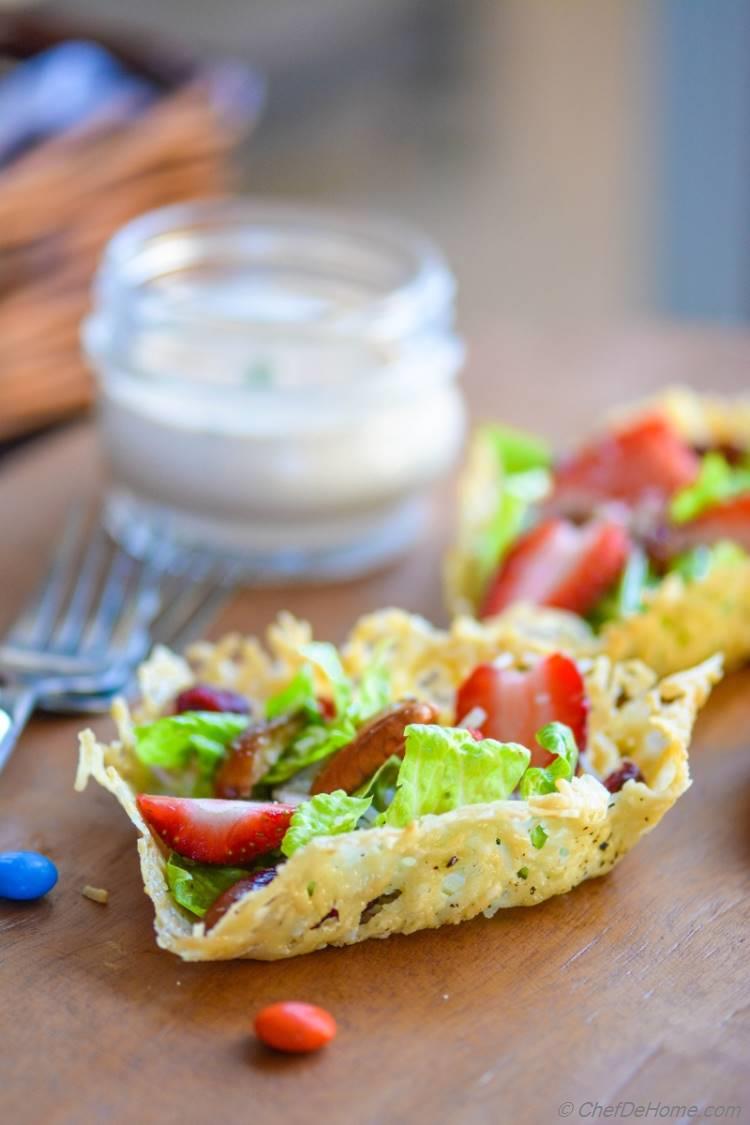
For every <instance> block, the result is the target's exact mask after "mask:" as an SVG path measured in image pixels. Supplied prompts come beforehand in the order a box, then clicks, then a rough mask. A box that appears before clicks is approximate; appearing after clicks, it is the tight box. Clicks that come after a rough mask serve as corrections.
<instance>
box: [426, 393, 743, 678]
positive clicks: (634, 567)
mask: <svg viewBox="0 0 750 1125" xmlns="http://www.w3.org/2000/svg"><path fill="white" fill-rule="evenodd" d="M749 422H750V419H749V418H748V410H747V408H746V407H742V405H741V404H739V403H736V404H732V403H726V404H722V403H717V402H715V401H713V400H708V399H702V398H701V397H699V396H696V395H694V394H693V393H692V392H689V391H673V392H670V393H669V394H667V395H665V396H664V397H663V398H662V399H660V400H658V401H656V402H651V403H647V404H645V405H644V406H642V407H640V408H637V409H635V410H634V411H632V412H629V413H628V415H627V416H626V417H624V418H622V417H621V418H619V419H617V420H615V421H613V422H612V423H611V424H610V425H608V426H607V427H605V429H604V430H603V431H602V432H601V433H600V434H599V435H598V436H596V437H594V438H593V439H592V440H591V441H589V442H587V443H585V444H584V445H583V446H582V447H581V448H579V449H577V450H574V451H573V452H572V453H570V454H567V455H564V456H562V457H555V456H553V453H552V451H551V449H550V448H549V447H548V446H547V445H546V443H544V442H542V441H541V440H539V439H538V438H536V437H534V436H532V435H529V434H525V433H522V432H520V431H517V430H512V429H509V428H508V427H505V426H500V425H492V424H490V425H485V426H483V427H481V428H480V429H479V430H478V431H477V433H476V435H475V437H474V441H473V446H472V450H471V453H470V457H469V463H468V466H467V469H466V472H465V475H464V480H463V483H462V495H461V513H460V531H459V540H458V543H457V545H456V547H455V549H454V551H453V552H452V554H451V557H450V558H449V560H448V564H447V585H448V596H449V600H450V602H451V607H452V608H453V609H454V610H455V611H457V612H469V613H472V614H476V615H477V616H479V617H480V618H489V617H493V616H495V615H497V614H502V613H506V612H508V611H515V610H514V607H518V606H522V605H533V606H540V607H549V608H550V609H552V610H557V611H564V612H565V613H567V614H575V615H576V616H577V617H578V618H580V619H581V624H582V626H583V627H582V628H581V629H579V630H578V634H577V637H578V642H579V644H580V645H581V647H582V649H588V650H589V651H596V650H597V648H598V650H603V651H606V652H608V653H609V654H610V655H611V656H613V657H614V658H615V659H626V658H629V657H634V656H635V657H640V658H642V659H644V660H645V661H646V662H647V663H648V664H650V665H651V666H652V667H654V668H655V669H657V670H658V671H660V672H670V671H674V670H677V669H679V668H684V667H687V666H689V665H690V664H692V663H696V662H698V661H700V660H702V659H705V658H706V657H708V656H710V655H711V653H712V652H715V651H723V652H724V653H725V656H726V658H727V661H728V662H729V663H732V664H736V663H740V662H742V661H744V660H746V659H747V658H748V657H750V555H748V551H750V424H748V423H749ZM521 612H522V611H521ZM561 627H562V626H561ZM595 637H596V638H599V639H600V642H601V643H600V644H599V645H598V646H597V645H596V644H595V643H594V638H595Z"/></svg>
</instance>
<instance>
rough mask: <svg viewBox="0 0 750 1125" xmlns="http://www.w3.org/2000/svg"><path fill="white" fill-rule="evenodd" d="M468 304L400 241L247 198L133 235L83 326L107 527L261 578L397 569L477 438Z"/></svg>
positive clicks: (142, 222)
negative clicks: (103, 463) (152, 537)
mask: <svg viewBox="0 0 750 1125" xmlns="http://www.w3.org/2000/svg"><path fill="white" fill-rule="evenodd" d="M454 288H455V287H454V282H453V278H452V275H451V274H450V272H449V270H448V268H447V266H446V265H445V263H444V261H443V259H442V257H441V256H440V254H439V253H438V252H437V251H436V250H435V248H434V247H432V246H431V244H430V243H429V242H427V241H426V240H424V239H423V238H421V237H420V236H418V235H415V234H414V233H413V232H412V231H410V230H408V229H404V228H401V227H400V226H399V225H398V224H394V223H383V222H375V221H372V220H370V219H365V220H363V219H357V218H351V217H344V216H341V215H339V214H337V213H333V212H331V213H329V212H325V211H315V210H307V209H305V210H301V209H299V210H298V209H296V208H293V207H287V206H283V205H275V204H274V205H270V204H261V203H256V202H253V201H250V200H244V201H243V200H227V201H218V202H213V201H211V202H205V203H198V204H187V205H180V206H177V207H172V208H166V209H164V210H161V211H156V212H152V213H150V214H148V215H144V216H142V217H141V218H139V219H137V220H135V221H134V222H132V223H130V224H129V225H128V226H126V227H125V228H123V230H121V231H120V232H119V233H118V234H117V235H116V236H115V237H114V239H113V240H112V241H111V243H110V244H109V246H108V248H107V250H106V252H105V255H104V259H103V262H102V265H101V267H100V270H99V273H98V276H97V281H96V285H95V292H94V301H93V309H92V312H91V314H90V316H89V318H88V320H87V322H86V324H85V326H84V342H85V347H86V350H87V353H88V356H89V358H90V361H91V363H92V365H93V367H94V369H95V371H96V373H97V375H98V379H99V386H100V394H99V410H100V429H101V438H102V445H103V449H104V451H105V454H106V456H107V459H108V461H109V464H110V467H111V473H112V485H111V489H110V492H109V496H108V500H107V520H108V523H109V526H110V528H111V529H112V530H113V532H114V533H115V535H117V536H118V537H119V538H120V539H122V540H124V541H125V543H126V545H130V546H131V547H132V546H133V544H134V543H136V542H137V541H138V540H139V539H140V538H142V532H143V529H144V526H145V527H146V528H150V529H151V530H152V531H153V532H154V533H155V534H157V535H158V536H160V537H162V538H164V537H167V538H168V539H171V540H173V541H174V544H175V546H176V547H178V548H182V547H201V548H205V549H208V550H209V551H210V552H211V553H215V554H218V555H222V556H226V557H229V558H231V559H234V560H237V561H238V562H239V563H240V564H241V568H242V570H243V572H244V573H245V574H246V575H247V576H248V577H266V576H267V577H279V576H289V577H296V576H304V577H306V578H333V577H337V576H343V575H349V574H354V573H358V572H361V571H364V570H367V569H368V568H370V567H373V566H375V565H379V564H381V563H383V562H386V561H387V560H389V559H391V558H393V557H395V556H396V555H398V554H399V553H400V552H402V551H403V550H404V549H405V548H406V547H407V546H408V545H409V544H410V543H411V542H412V540H413V539H414V537H415V536H416V535H417V534H418V532H419V530H420V527H421V521H422V514H423V511H424V507H425V499H426V496H427V494H428V492H429V489H430V486H431V485H432V484H433V482H434V481H435V480H436V479H437V478H438V477H439V476H440V475H441V474H443V473H444V472H445V471H446V470H447V469H448V468H449V467H450V465H451V464H452V462H453V461H454V459H455V457H456V456H457V454H458V451H459V448H460V445H461V442H462V439H463V434H464V426H465V418H464V409H463V403H462V400H461V397H460V393H459V391H458V389H457V386H456V377H457V374H458V371H459V369H460V366H461V363H462V359H463V348H462V345H461V342H460V341H459V339H458V338H457V336H456V335H455V333H454V330H453V297H454Z"/></svg>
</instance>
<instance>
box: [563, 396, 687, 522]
mask: <svg viewBox="0 0 750 1125" xmlns="http://www.w3.org/2000/svg"><path fill="white" fill-rule="evenodd" d="M699 467H700V458H699V456H698V454H697V453H696V452H695V450H693V449H691V448H690V446H689V445H688V444H687V443H686V442H685V441H683V439H682V438H681V437H680V435H679V434H678V433H677V432H676V431H675V430H674V429H673V428H672V426H671V425H670V423H669V422H668V421H667V419H666V418H663V417H661V415H658V414H653V415H648V416H646V417H645V418H644V417H641V418H638V419H637V420H636V421H634V422H631V423H630V424H629V425H628V426H625V427H623V428H622V429H619V430H616V431H614V432H613V433H610V434H607V435H606V436H605V437H603V438H601V439H600V440H599V441H595V442H592V443H591V444H590V445H587V446H585V447H584V448H583V449H582V450H581V451H580V453H577V454H575V455H574V456H572V457H571V458H569V459H568V460H565V461H563V462H562V463H561V464H560V465H559V466H558V468H557V469H556V471H555V487H554V492H553V494H552V497H551V500H550V503H551V505H552V508H553V509H554V510H556V511H561V510H562V511H570V512H586V511H590V510H591V507H592V506H594V505H596V504H597V503H599V502H601V501H602V500H623V501H625V502H626V503H629V504H635V503H636V502H637V501H639V500H641V499H643V498H644V496H646V495H648V494H652V495H654V494H655V495H658V496H661V497H669V496H672V494H673V493H675V492H677V491H679V489H681V488H684V487H685V486H686V485H688V484H692V482H693V481H694V480H695V478H696V477H697V475H698V469H699Z"/></svg>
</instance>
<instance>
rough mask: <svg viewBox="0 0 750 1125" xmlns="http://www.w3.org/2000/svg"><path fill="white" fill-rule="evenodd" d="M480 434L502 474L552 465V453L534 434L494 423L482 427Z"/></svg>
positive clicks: (523, 471) (522, 471)
mask: <svg viewBox="0 0 750 1125" xmlns="http://www.w3.org/2000/svg"><path fill="white" fill-rule="evenodd" d="M480 434H481V437H482V438H483V440H485V441H486V442H488V443H489V444H490V445H491V446H492V447H493V449H494V450H495V454H496V456H497V459H498V461H499V462H500V466H501V468H502V470H503V472H504V473H525V472H527V471H528V470H529V469H548V468H549V467H550V465H551V464H552V452H551V450H550V448H549V446H548V445H547V443H546V442H544V441H542V439H541V438H538V437H535V435H534V434H528V433H525V432H524V431H523V430H516V429H514V428H512V427H511V426H500V425H497V424H494V423H490V424H489V425H485V426H483V427H482V429H481V430H480Z"/></svg>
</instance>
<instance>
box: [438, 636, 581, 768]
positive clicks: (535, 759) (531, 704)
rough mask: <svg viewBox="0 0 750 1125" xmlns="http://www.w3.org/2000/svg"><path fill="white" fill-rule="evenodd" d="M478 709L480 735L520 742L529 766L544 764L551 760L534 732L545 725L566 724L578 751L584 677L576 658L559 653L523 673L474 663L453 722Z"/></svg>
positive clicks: (494, 665)
mask: <svg viewBox="0 0 750 1125" xmlns="http://www.w3.org/2000/svg"><path fill="white" fill-rule="evenodd" d="M477 708H479V709H481V711H482V712H484V715H485V716H486V717H485V718H484V719H483V721H482V723H481V726H480V727H479V729H480V730H481V732H482V734H483V735H484V737H485V738H496V739H497V740H498V741H499V742H520V743H521V745H522V746H526V747H528V749H529V750H531V764H532V765H534V766H547V765H549V763H550V762H551V761H552V759H553V758H554V755H553V754H550V753H549V751H547V750H543V749H542V747H541V746H539V745H537V743H536V741H535V735H536V732H537V731H538V730H541V728H542V727H543V726H545V724H546V723H552V722H558V723H565V724H566V725H567V726H569V727H570V729H571V730H572V732H573V736H574V738H575V740H576V743H577V744H578V748H579V750H583V748H584V746H585V744H586V717H587V714H588V703H587V700H586V693H585V687H584V683H583V677H582V676H581V673H580V672H579V671H578V667H577V665H576V664H575V662H574V661H573V660H571V659H570V658H569V657H567V656H563V655H562V654H561V653H559V652H556V653H553V654H552V655H551V656H547V657H545V658H544V659H543V660H540V661H539V663H538V664H537V665H535V667H533V668H531V669H529V671H528V672H521V671H519V670H518V669H517V668H501V667H499V666H498V665H497V664H479V665H478V666H477V667H476V668H475V669H474V671H473V672H472V673H471V675H470V676H469V677H468V678H467V679H466V680H464V682H463V683H462V684H461V687H460V688H459V689H458V694H457V696H456V721H457V722H459V723H460V722H461V721H462V720H463V718H464V717H465V716H467V715H470V714H471V712H472V711H476V709H477ZM472 722H473V723H474V720H473V719H472ZM474 725H475V726H476V723H474Z"/></svg>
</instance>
